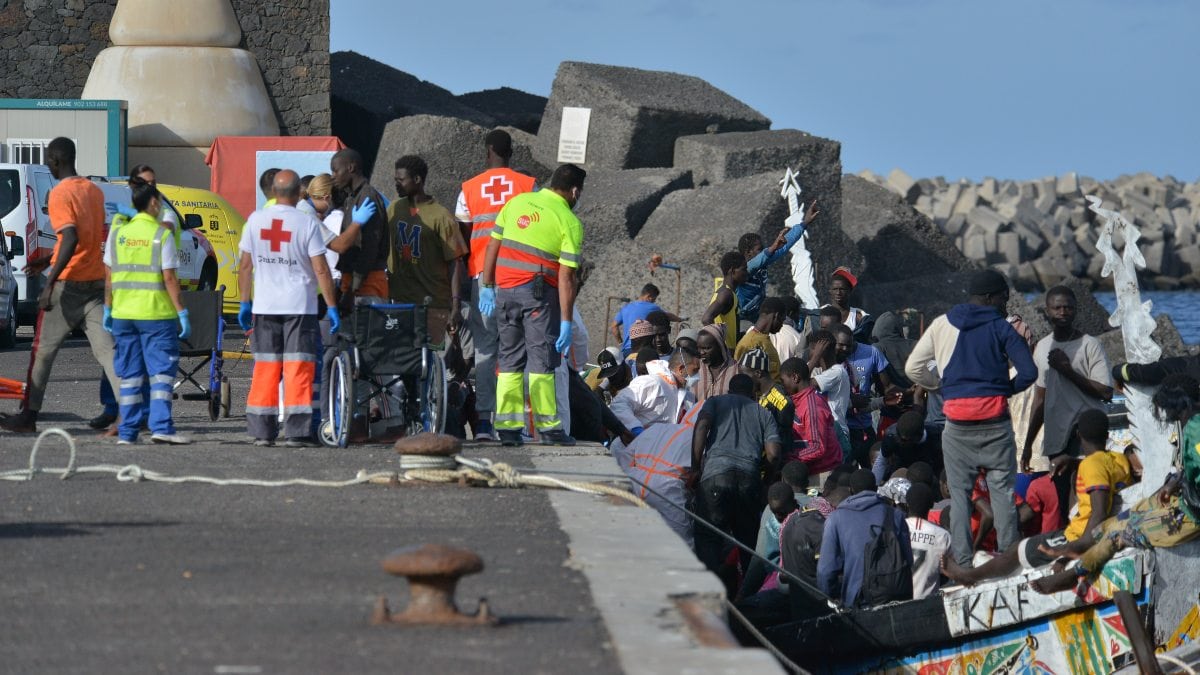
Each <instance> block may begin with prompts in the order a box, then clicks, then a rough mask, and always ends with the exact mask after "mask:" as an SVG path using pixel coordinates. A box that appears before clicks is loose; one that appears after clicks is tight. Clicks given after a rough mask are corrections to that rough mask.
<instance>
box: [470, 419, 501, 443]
mask: <svg viewBox="0 0 1200 675" xmlns="http://www.w3.org/2000/svg"><path fill="white" fill-rule="evenodd" d="M475 440H477V441H494V440H496V432H495V431H494V430H492V423H491V422H480V423H479V427H478V428H477V429H475Z"/></svg>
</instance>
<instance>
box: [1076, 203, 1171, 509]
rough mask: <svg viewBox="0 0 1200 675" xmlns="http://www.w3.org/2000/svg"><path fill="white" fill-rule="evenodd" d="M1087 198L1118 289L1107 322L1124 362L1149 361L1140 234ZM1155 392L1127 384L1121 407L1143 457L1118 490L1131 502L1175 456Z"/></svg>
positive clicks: (1149, 489) (1152, 350) (1150, 321)
mask: <svg viewBox="0 0 1200 675" xmlns="http://www.w3.org/2000/svg"><path fill="white" fill-rule="evenodd" d="M1087 200H1088V204H1089V207H1088V208H1090V209H1091V210H1092V211H1093V212H1094V213H1095V214H1096V215H1097V216H1099V217H1100V219H1101V221H1102V222H1103V224H1102V225H1101V227H1100V238H1099V239H1098V240H1097V241H1096V249H1097V250H1098V251H1100V253H1101V254H1102V255H1103V256H1104V267H1103V269H1101V270H1100V276H1102V277H1107V276H1110V275H1111V276H1112V277H1113V287H1114V288H1115V289H1116V293H1117V309H1116V311H1114V312H1113V313H1112V316H1110V317H1108V323H1109V324H1111V325H1112V326H1113V327H1114V328H1120V329H1121V338H1122V339H1123V340H1124V341H1125V360H1126V361H1128V362H1129V363H1153V362H1155V361H1157V360H1158V359H1159V357H1160V356H1162V348H1161V347H1159V346H1158V344H1156V343H1155V342H1154V339H1153V338H1151V337H1150V334H1151V333H1153V332H1154V327H1155V325H1156V324H1155V322H1154V317H1153V316H1151V314H1150V308H1151V307H1152V306H1153V305H1152V303H1151V301H1149V300H1147V301H1145V302H1142V293H1141V291H1140V290H1139V289H1138V281H1137V271H1138V268H1141V267H1145V266H1146V260H1145V258H1143V257H1142V253H1141V251H1139V250H1138V247H1137V240H1138V239H1139V238H1140V237H1141V233H1139V232H1138V229H1137V228H1136V227H1134V225H1133V223H1130V222H1129V221H1128V220H1126V219H1125V217H1124V216H1122V215H1121V214H1120V213H1117V212H1116V211H1112V210H1109V209H1106V208H1103V207H1102V206H1101V203H1102V202H1101V201H1100V199H1099V198H1098V197H1093V196H1091V195H1089V196H1088V197H1087ZM1118 229H1119V230H1120V233H1121V236H1122V238H1124V240H1125V248H1124V250H1123V251H1122V253H1121V254H1119V255H1118V253H1117V250H1116V248H1115V247H1114V246H1113V234H1115V233H1116V232H1117V231H1118ZM1153 396H1154V388H1153V387H1147V386H1144V385H1132V384H1127V385H1125V407H1126V408H1127V409H1128V410H1129V426H1130V431H1131V432H1132V435H1133V438H1134V439H1135V442H1136V443H1137V448H1138V456H1139V458H1140V459H1141V461H1142V481H1141V482H1140V483H1138V484H1137V485H1133V486H1131V487H1128V488H1126V489H1125V490H1123V491H1122V492H1121V498H1122V500H1124V503H1125V504H1135V503H1137V501H1138V500H1139V499H1143V498H1145V497H1149V496H1150V495H1151V494H1152V493H1153V492H1154V491H1155V490H1157V489H1158V488H1159V487H1160V486H1161V485H1162V483H1163V479H1164V478H1166V476H1167V474H1168V473H1169V472H1170V471H1171V465H1172V464H1173V463H1174V460H1175V444H1174V443H1173V442H1172V441H1171V432H1172V430H1171V428H1170V427H1168V426H1167V425H1166V424H1164V423H1162V422H1161V421H1159V420H1158V418H1157V417H1155V415H1154V407H1153V406H1152V405H1151V403H1150V400H1151V398H1152V397H1153Z"/></svg>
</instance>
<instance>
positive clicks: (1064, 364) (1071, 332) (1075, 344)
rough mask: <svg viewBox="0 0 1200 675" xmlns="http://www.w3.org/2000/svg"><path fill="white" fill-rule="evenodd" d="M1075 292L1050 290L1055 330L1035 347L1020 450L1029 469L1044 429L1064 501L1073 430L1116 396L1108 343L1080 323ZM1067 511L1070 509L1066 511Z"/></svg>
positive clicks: (1073, 453)
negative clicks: (1087, 413)
mask: <svg viewBox="0 0 1200 675" xmlns="http://www.w3.org/2000/svg"><path fill="white" fill-rule="evenodd" d="M1075 307H1076V298H1075V292H1074V291H1072V290H1071V289H1070V288H1068V287H1066V286H1055V287H1054V288H1051V289H1050V290H1049V291H1046V318H1047V319H1049V320H1050V325H1051V326H1052V327H1053V329H1054V331H1053V332H1052V333H1051V334H1050V335H1047V336H1046V337H1044V338H1042V339H1041V340H1039V341H1038V343H1037V347H1035V348H1034V350H1033V361H1034V363H1036V364H1037V368H1038V376H1037V383H1036V385H1035V386H1034V390H1033V403H1032V404H1031V406H1030V414H1029V430H1028V431H1027V432H1026V433H1025V447H1024V448H1022V450H1021V470H1022V471H1024V472H1026V473H1028V472H1029V471H1030V466H1029V464H1030V461H1031V459H1032V458H1033V442H1034V439H1035V438H1037V435H1038V431H1042V453H1043V454H1044V455H1045V457H1046V459H1048V460H1050V464H1051V467H1052V468H1053V473H1054V474H1055V485H1056V486H1057V487H1058V492H1059V497H1060V499H1059V503H1060V504H1066V500H1065V497H1066V496H1067V495H1068V494H1069V491H1070V480H1069V478H1070V477H1069V476H1066V477H1065V479H1064V477H1063V476H1060V474H1061V473H1063V469H1065V468H1069V466H1070V464H1069V460H1070V459H1071V458H1074V457H1078V456H1079V443H1078V442H1079V437H1078V436H1077V435H1075V434H1074V433H1073V432H1072V429H1073V428H1074V426H1075V424H1076V422H1077V421H1078V420H1079V416H1080V415H1081V414H1083V412H1084V411H1085V410H1091V409H1101V410H1102V409H1103V403H1104V401H1107V400H1109V399H1111V398H1112V375H1111V373H1110V372H1109V368H1108V357H1107V356H1105V354H1104V346H1103V345H1101V344H1100V341H1099V340H1097V339H1096V338H1095V337H1093V336H1091V335H1087V334H1085V333H1084V332H1083V331H1081V330H1079V329H1078V328H1076V327H1075ZM1064 515H1065V511H1064Z"/></svg>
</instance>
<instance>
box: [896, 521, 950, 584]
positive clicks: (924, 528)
mask: <svg viewBox="0 0 1200 675" xmlns="http://www.w3.org/2000/svg"><path fill="white" fill-rule="evenodd" d="M905 522H906V523H908V537H909V541H911V542H912V554H913V600H920V599H921V598H924V597H926V596H928V595H929V594H930V593H932V592H934V591H936V590H937V589H938V586H939V585H940V584H941V569H940V563H941V560H942V555H943V554H944V553H945V552H946V551H948V550H950V533H949V532H947V531H946V530H944V529H942V528H940V527H938V526H937V525H934V524H933V523H931V522H929V521H928V520H925V519H924V518H918V517H916V516H909V517H908V518H905Z"/></svg>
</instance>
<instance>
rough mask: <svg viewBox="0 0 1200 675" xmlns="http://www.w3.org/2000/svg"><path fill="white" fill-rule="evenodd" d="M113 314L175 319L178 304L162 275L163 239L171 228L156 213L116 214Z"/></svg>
mask: <svg viewBox="0 0 1200 675" xmlns="http://www.w3.org/2000/svg"><path fill="white" fill-rule="evenodd" d="M112 227H113V229H115V230H116V232H115V234H114V236H112V237H110V238H109V241H111V242H113V250H112V262H113V264H112V315H113V318H114V319H131V320H135V321H138V320H140V321H150V320H162V319H174V318H175V316H176V312H175V305H174V303H172V302H171V296H170V295H168V294H167V287H166V285H165V284H163V276H162V240H163V237H165V236H166V235H168V234H170V230H168V229H167V228H165V227H163V226H162V225H160V224H159V222H158V221H157V220H155V219H154V217H153V216H150V215H149V214H146V213H139V214H137V215H136V216H134V217H133V218H132V219H130V220H125V219H124V218H123V217H121V216H119V215H118V216H114V217H113V224H112Z"/></svg>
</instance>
